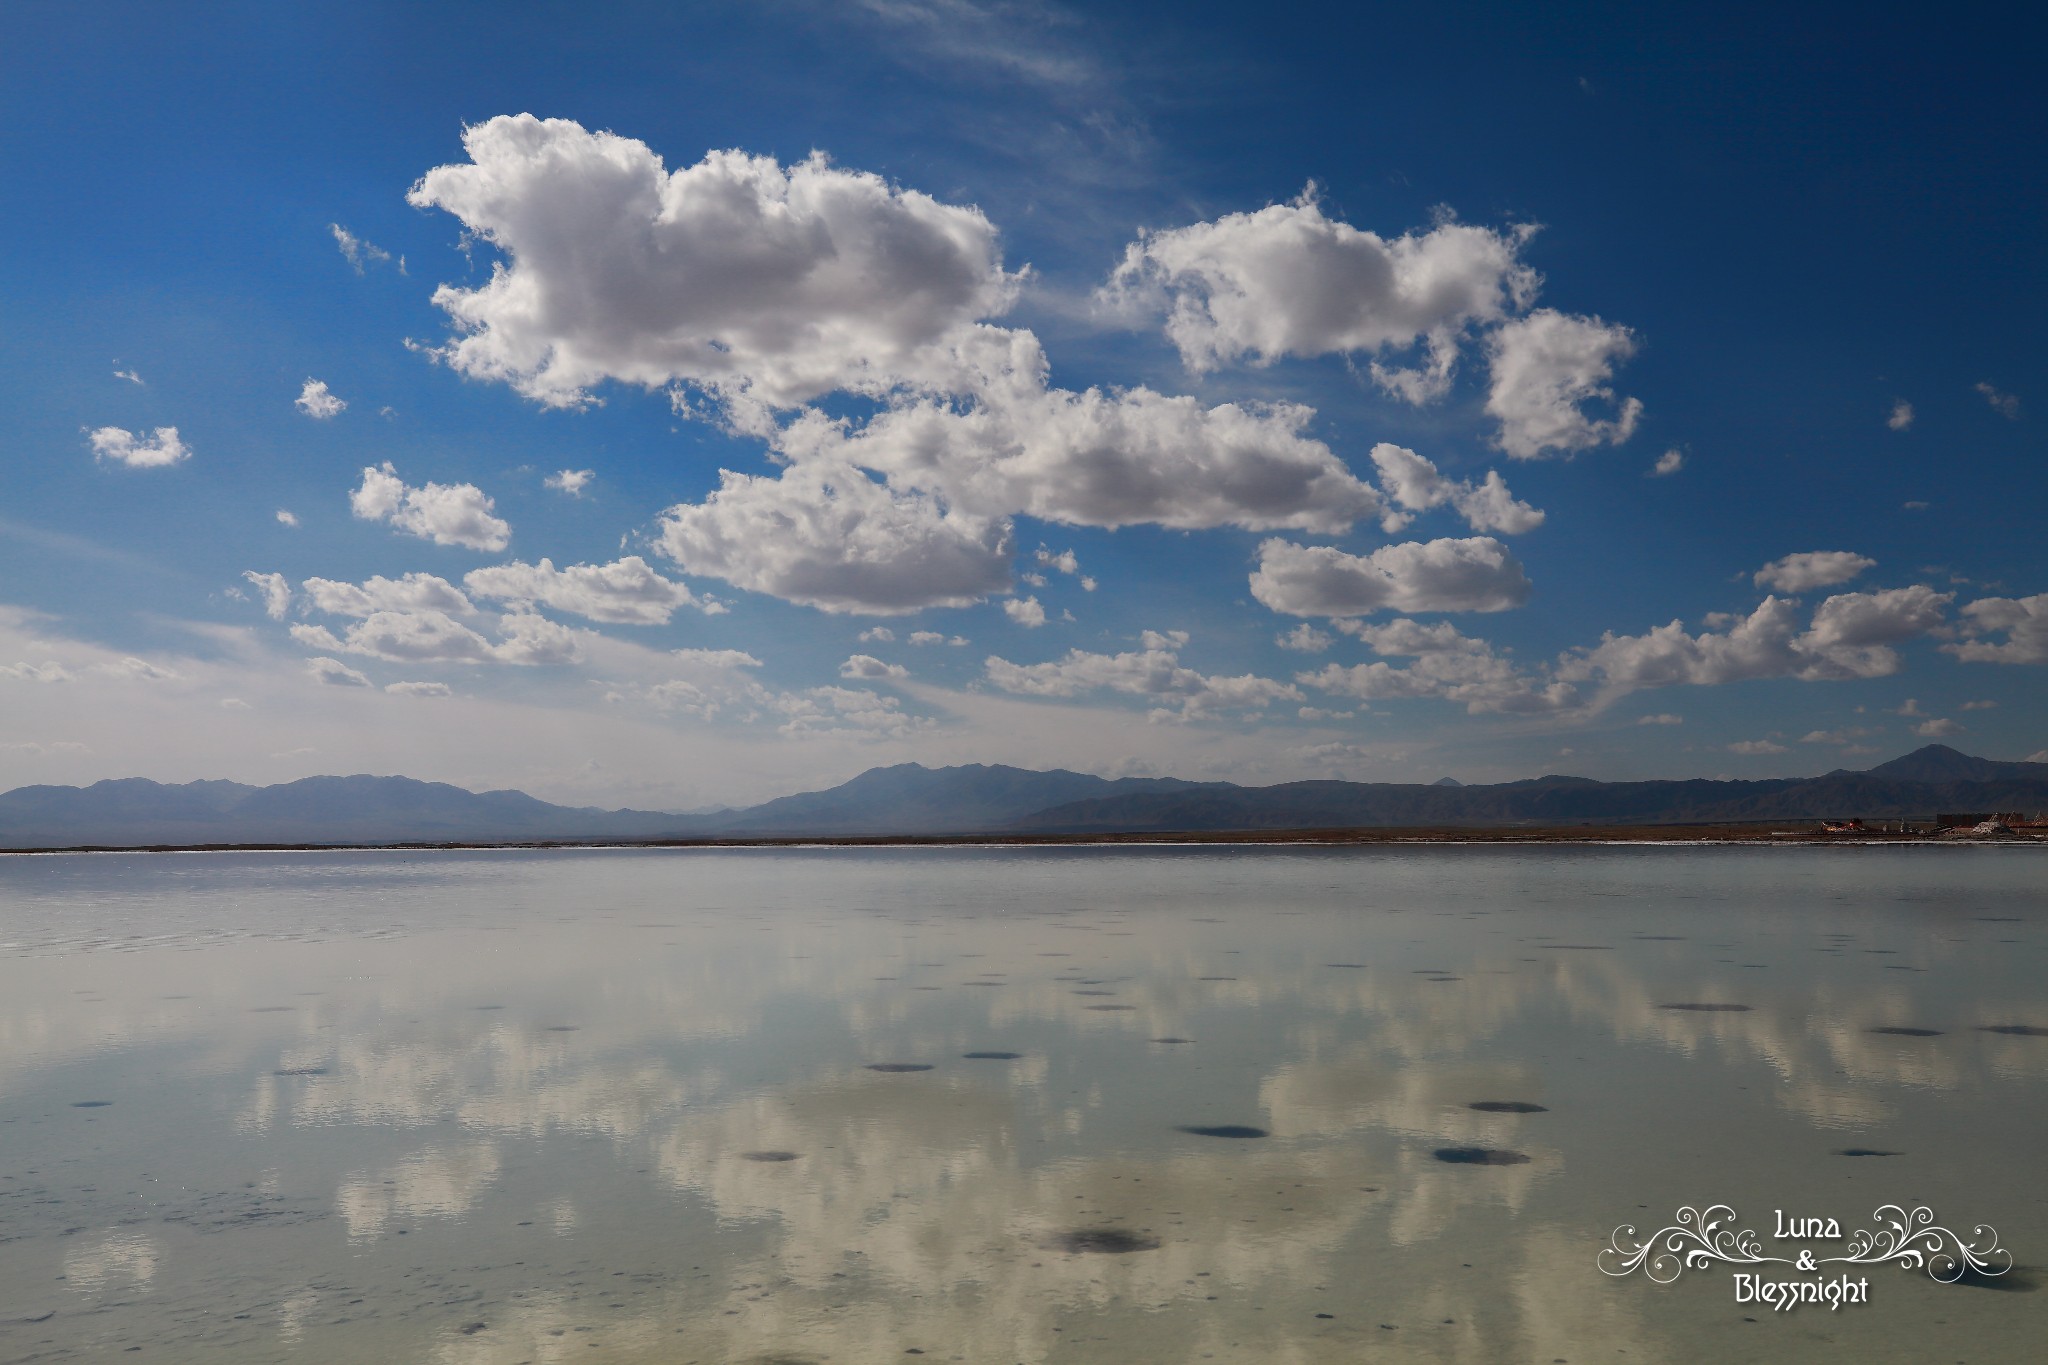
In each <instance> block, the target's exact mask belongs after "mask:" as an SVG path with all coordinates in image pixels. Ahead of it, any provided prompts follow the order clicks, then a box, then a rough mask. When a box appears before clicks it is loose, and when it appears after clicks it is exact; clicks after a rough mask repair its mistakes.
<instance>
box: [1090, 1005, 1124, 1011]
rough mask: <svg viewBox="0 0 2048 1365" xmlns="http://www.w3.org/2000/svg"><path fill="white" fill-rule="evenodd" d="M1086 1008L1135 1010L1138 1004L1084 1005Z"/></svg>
mask: <svg viewBox="0 0 2048 1365" xmlns="http://www.w3.org/2000/svg"><path fill="white" fill-rule="evenodd" d="M1081 1008H1082V1009H1084V1010H1134V1009H1136V1008H1138V1007H1137V1006H1136V1005H1083V1006H1081Z"/></svg>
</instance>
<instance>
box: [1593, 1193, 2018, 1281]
mask: <svg viewBox="0 0 2048 1365" xmlns="http://www.w3.org/2000/svg"><path fill="white" fill-rule="evenodd" d="M1676 1218H1677V1221H1676V1222H1674V1223H1673V1224H1672V1225H1671V1226H1669V1227H1665V1228H1660V1229H1658V1230H1657V1231H1656V1232H1653V1233H1651V1234H1650V1235H1649V1236H1648V1237H1647V1238H1645V1239H1643V1240H1642V1241H1640V1242H1638V1241H1637V1240H1636V1230H1635V1226H1634V1225H1633V1224H1627V1223H1625V1224H1623V1225H1622V1226H1620V1227H1618V1228H1616V1229H1615V1230H1614V1235H1613V1236H1612V1237H1611V1238H1609V1239H1608V1245H1607V1246H1606V1247H1604V1248H1603V1249H1602V1250H1601V1252H1600V1254H1599V1256H1598V1257H1597V1258H1596V1260H1597V1263H1598V1264H1599V1267H1600V1270H1601V1272H1602V1273H1603V1274H1607V1275H1614V1276H1617V1277H1618V1276H1623V1275H1631V1274H1634V1273H1635V1272H1636V1271H1638V1270H1640V1271H1642V1272H1643V1274H1644V1276H1645V1277H1647V1278H1648V1279H1651V1280H1654V1281H1655V1282H1656V1283H1658V1284H1670V1283H1671V1282H1672V1281H1674V1280H1676V1279H1677V1278H1678V1277H1679V1276H1680V1275H1682V1274H1684V1273H1685V1272H1686V1271H1688V1270H1703V1269H1705V1268H1706V1267H1707V1266H1710V1265H1712V1264H1714V1263H1715V1262H1717V1261H1718V1262H1723V1263H1726V1264H1729V1265H1788V1266H1791V1267H1792V1268H1793V1269H1795V1270H1804V1271H1817V1270H1819V1269H1820V1268H1821V1267H1822V1266H1827V1265H1885V1264H1888V1263H1890V1262H1893V1261H1896V1262H1898V1263H1899V1265H1901V1266H1903V1267H1905V1268H1907V1269H1909V1270H1925V1271H1926V1272H1927V1274H1928V1276H1929V1277H1930V1278H1931V1279H1934V1280H1938V1281H1940V1282H1941V1283H1942V1284H1954V1283H1955V1282H1956V1281H1958V1280H1960V1279H1962V1278H1963V1277H1964V1276H1965V1275H1970V1274H1977V1275H2003V1274H2005V1272H2006V1271H2008V1270H2011V1269H2012V1253H2011V1252H2010V1251H2008V1250H2006V1249H2005V1248H2004V1247H2001V1246H2000V1245H1999V1244H1998V1230H1997V1229H1996V1228H1993V1227H1991V1226H1989V1225H1987V1224H1984V1223H1979V1224H1977V1225H1976V1227H1975V1228H1974V1229H1973V1230H1972V1231H1971V1234H1970V1238H1969V1240H1967V1241H1965V1240H1964V1239H1963V1237H1962V1236H1961V1234H1959V1233H1957V1232H1954V1231H1952V1230H1951V1229H1949V1228H1945V1227H1941V1226H1938V1225H1937V1224H1936V1223H1935V1221H1934V1211H1933V1210H1932V1209H1930V1208H1928V1207H1927V1206H1925V1205H1921V1206H1920V1207H1919V1208H1916V1209H1914V1210H1913V1211H1912V1212H1911V1213H1908V1212H1906V1210H1905V1209H1904V1208H1903V1207H1901V1206H1900V1205H1897V1204H1886V1205H1884V1206H1883V1207H1882V1208H1880V1209H1878V1210H1877V1211H1876V1212H1875V1213H1873V1214H1872V1215H1871V1218H1872V1219H1873V1220H1874V1222H1875V1224H1876V1226H1874V1227H1869V1228H1859V1229H1858V1230H1857V1231H1855V1232H1853V1233H1851V1234H1850V1235H1849V1237H1848V1239H1847V1243H1848V1248H1849V1254H1848V1255H1846V1256H1823V1257H1815V1256H1814V1254H1813V1252H1811V1251H1801V1252H1800V1253H1799V1256H1798V1258H1797V1259H1796V1260H1795V1259H1794V1258H1793V1257H1790V1256H1766V1255H1765V1254H1764V1253H1763V1246H1762V1243H1761V1242H1760V1240H1759V1239H1758V1237H1757V1234H1756V1233H1755V1232H1754V1231H1753V1230H1752V1229H1749V1228H1745V1227H1743V1226H1742V1225H1741V1224H1740V1223H1739V1222H1738V1221H1737V1215H1736V1212H1735V1210H1734V1209H1732V1208H1730V1207H1729V1206H1728V1205H1726V1204H1715V1205H1712V1206H1711V1207H1709V1208H1707V1209H1705V1210H1704V1211H1702V1210H1699V1209H1694V1208H1691V1207H1687V1208H1682V1209H1680V1210H1679V1211H1678V1213H1677V1215H1676Z"/></svg>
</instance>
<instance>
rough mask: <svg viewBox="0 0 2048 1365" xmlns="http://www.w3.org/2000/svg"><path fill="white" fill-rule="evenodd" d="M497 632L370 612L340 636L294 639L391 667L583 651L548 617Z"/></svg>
mask: <svg viewBox="0 0 2048 1365" xmlns="http://www.w3.org/2000/svg"><path fill="white" fill-rule="evenodd" d="M497 628H498V634H499V637H500V638H499V639H498V640H496V641H492V640H489V639H487V638H485V636H483V635H482V634H481V633H479V632H478V631H476V630H473V629H471V628H470V627H469V626H466V625H464V624H463V623H462V622H460V621H457V620H455V619H454V618H453V617H451V616H449V615H448V614H447V613H446V612H441V611H372V612H371V613H369V614H368V615H367V616H365V617H363V618H362V619H361V620H360V621H357V622H356V623H355V624H353V625H351V626H349V627H348V628H347V630H346V632H345V633H343V634H342V635H339V636H337V635H336V634H335V633H334V632H333V631H332V630H329V629H328V628H327V627H326V626H313V625H297V626H293V627H292V628H291V635H292V638H293V639H294V640H297V641H298V642H299V643H300V644H302V645H304V646H306V647H307V648H308V649H317V650H323V651H325V652H327V653H329V654H361V655H365V656H367V657H369V658H373V659H383V660H386V661H388V662H391V663H464V664H485V663H504V664H522V665H537V664H564V663H571V662H574V661H575V659H576V658H577V657H578V656H579V653H580V650H579V648H578V642H577V639H576V633H575V632H574V631H572V630H570V629H568V628H567V627H566V626H561V625H558V624H556V623H555V622H553V621H550V620H547V619H546V618H545V617H541V616H534V615H530V614H516V615H507V616H503V617H501V618H499V621H498V623H497Z"/></svg>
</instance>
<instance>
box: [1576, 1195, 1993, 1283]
mask: <svg viewBox="0 0 2048 1365" xmlns="http://www.w3.org/2000/svg"><path fill="white" fill-rule="evenodd" d="M1871 1217H1872V1218H1873V1219H1874V1220H1876V1222H1877V1226H1876V1227H1874V1228H1858V1229H1857V1230H1856V1231H1855V1232H1852V1233H1850V1234H1849V1254H1848V1255H1847V1256H1827V1257H1823V1258H1821V1260H1820V1261H1819V1262H1818V1264H1820V1265H1835V1264H1846V1265H1882V1264H1884V1263H1885V1262H1887V1261H1897V1262H1898V1263H1899V1264H1900V1265H1902V1266H1906V1267H1908V1268H1910V1269H1913V1270H1920V1269H1923V1268H1924V1269H1925V1270H1926V1271H1927V1274H1928V1276H1929V1277H1930V1278H1932V1279H1936V1280H1939V1281H1941V1282H1942V1283H1943V1284H1954V1283H1955V1282H1956V1281H1957V1280H1960V1279H1962V1278H1963V1276H1965V1275H1967V1274H1969V1273H1971V1272H1972V1271H1975V1272H1976V1273H1977V1274H1979V1275H2003V1274H2004V1273H2005V1272H2006V1271H2008V1270H2011V1269H2012V1253H2011V1252H2010V1251H2007V1250H2006V1249H2005V1248H2004V1247H2002V1246H2000V1245H1999V1244H1998V1230H1997V1229H1996V1228H1993V1227H1989V1226H1987V1225H1986V1224H1983V1223H1979V1224H1977V1226H1976V1228H1975V1229H1974V1230H1973V1231H1972V1232H1971V1234H1970V1240H1969V1241H1967V1242H1966V1241H1964V1240H1963V1239H1962V1237H1961V1236H1960V1235H1959V1234H1957V1233H1955V1232H1952V1231H1950V1230H1949V1229H1947V1228H1944V1227H1937V1226H1935V1224H1934V1210H1932V1209H1930V1208H1928V1207H1927V1206H1926V1205H1924V1204H1923V1205H1921V1206H1920V1207H1919V1208H1917V1209H1914V1210H1913V1211H1912V1212H1911V1213H1907V1212H1906V1211H1905V1210H1904V1209H1903V1208H1901V1207H1899V1206H1898V1205H1897V1204H1886V1205H1885V1206H1884V1207H1883V1208H1880V1209H1878V1210H1877V1211H1876V1212H1875V1213H1873V1214H1871ZM1980 1242H1981V1243H1983V1245H1982V1246H1979V1245H1978V1243H1980ZM1601 1254H1602V1255H1605V1254H1606V1253H1605V1252H1603V1253H1601Z"/></svg>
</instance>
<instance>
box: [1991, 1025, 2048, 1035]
mask: <svg viewBox="0 0 2048 1365" xmlns="http://www.w3.org/2000/svg"><path fill="white" fill-rule="evenodd" d="M1977 1032H1979V1033H2004V1034H2009V1035H2011V1036H2012V1037H2014V1038H2048V1028H2042V1027H2040V1026H2039V1025H2037V1024H1979V1025H1977Z"/></svg>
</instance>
